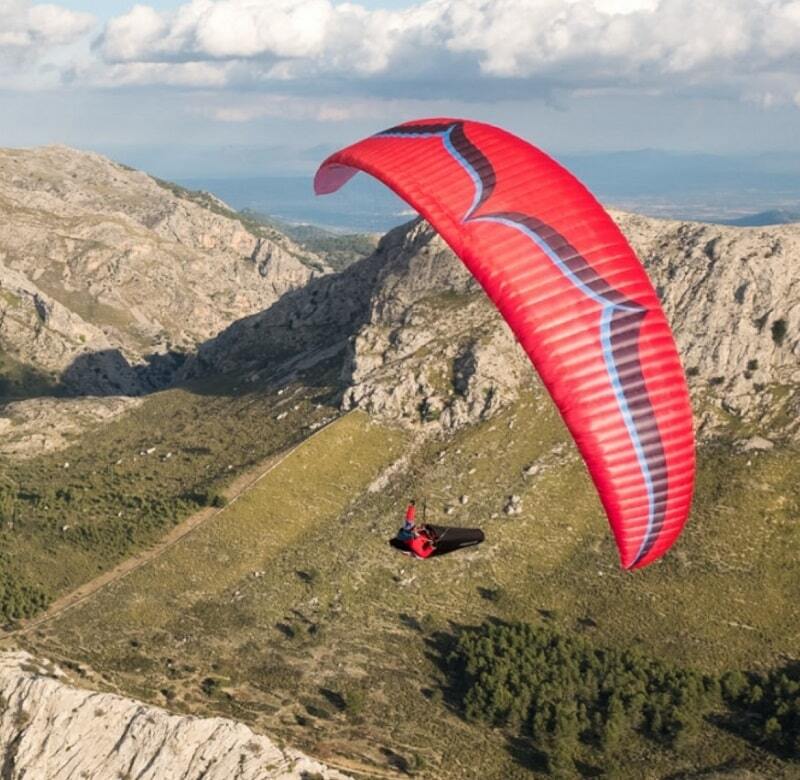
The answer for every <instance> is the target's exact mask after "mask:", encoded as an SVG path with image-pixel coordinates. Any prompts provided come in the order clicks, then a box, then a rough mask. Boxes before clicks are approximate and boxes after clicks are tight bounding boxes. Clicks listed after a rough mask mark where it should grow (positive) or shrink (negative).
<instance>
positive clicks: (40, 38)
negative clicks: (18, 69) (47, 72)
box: [0, 0, 95, 66]
mask: <svg viewBox="0 0 800 780" xmlns="http://www.w3.org/2000/svg"><path fill="white" fill-rule="evenodd" d="M94 23H95V18H94V17H93V16H92V15H91V14H85V13H76V12H75V11H70V10H68V9H66V8H64V7H62V6H58V5H52V4H49V3H47V4H32V3H30V2H24V1H23V0H0V63H3V62H5V63H12V64H16V65H17V66H18V65H19V64H20V63H24V62H26V61H31V60H35V59H37V58H39V57H41V56H43V55H46V54H47V53H49V51H50V50H51V49H52V48H53V47H57V46H65V45H69V44H71V43H74V42H75V41H77V40H78V39H80V38H81V37H82V36H84V35H85V34H86V33H87V32H88V31H89V30H90V29H91V28H92V27H93V26H94Z"/></svg>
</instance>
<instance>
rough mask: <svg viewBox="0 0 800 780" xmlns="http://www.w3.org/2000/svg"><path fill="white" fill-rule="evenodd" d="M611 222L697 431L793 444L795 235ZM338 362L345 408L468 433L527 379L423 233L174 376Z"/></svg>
mask: <svg viewBox="0 0 800 780" xmlns="http://www.w3.org/2000/svg"><path fill="white" fill-rule="evenodd" d="M614 217H615V219H617V221H618V223H619V224H620V227H621V228H622V230H623V232H624V233H625V234H626V235H627V236H628V238H629V239H630V240H631V242H632V244H633V245H634V248H635V249H636V251H637V253H638V255H639V257H640V258H641V259H642V262H643V263H644V265H645V267H646V268H647V270H648V273H649V274H650V276H651V278H652V280H653V283H654V285H655V286H656V288H657V291H658V293H659V295H660V297H661V299H662V301H663V304H664V307H665V310H666V312H667V316H668V318H669V319H670V321H671V322H672V324H673V329H674V332H675V336H676V339H677V342H678V346H679V349H680V352H681V355H682V358H683V361H684V366H685V368H686V371H687V375H688V378H689V383H690V387H691V390H692V395H693V398H694V403H695V411H696V414H697V420H698V426H699V428H700V429H701V431H702V432H711V431H713V430H714V429H715V427H716V426H717V424H718V423H720V422H722V421H730V419H731V417H733V418H739V419H743V420H749V421H751V422H753V423H754V424H757V425H762V426H763V427H764V428H765V430H769V431H772V430H774V429H775V430H777V429H780V431H781V432H786V433H791V434H796V433H797V432H798V430H800V424H799V423H798V419H800V396H799V395H798V387H800V226H796V225H790V226H782V227H776V228H769V229H763V228H761V229H756V228H752V229H742V228H730V227H725V226H719V225H708V224H700V223H685V222H673V221H664V220H656V219H651V218H647V217H640V216H636V215H632V214H623V213H615V214H614ZM332 352H339V353H340V354H341V355H342V357H341V358H340V360H341V382H342V388H343V389H342V407H343V408H344V409H350V408H354V407H360V408H363V409H365V410H366V411H368V412H369V413H370V414H373V415H377V416H379V417H381V418H383V419H388V420H393V421H396V422H401V423H407V424H415V425H416V424H420V423H422V424H429V425H431V424H433V425H435V426H436V427H444V428H451V427H458V426H460V425H463V424H466V423H469V422H474V421H476V420H478V419H481V418H483V417H486V416H488V415H490V414H491V413H492V412H493V411H494V410H496V409H497V408H499V407H500V406H502V405H503V404H504V403H506V402H507V401H509V400H510V399H511V398H512V397H514V396H515V394H516V393H517V391H518V389H519V387H520V386H521V385H523V384H525V383H526V382H531V381H535V380H534V379H533V373H532V371H531V369H530V365H529V363H528V360H527V358H526V356H525V355H524V354H523V353H522V350H521V348H520V347H519V346H518V345H517V343H516V341H515V340H514V338H513V336H512V335H511V333H510V330H509V329H508V327H507V326H506V325H505V323H504V322H503V320H502V319H501V317H500V316H499V314H497V312H496V311H495V310H494V308H493V306H492V305H491V303H490V302H489V301H488V299H487V298H486V297H485V296H484V295H483V293H482V292H481V290H480V288H479V287H478V285H477V283H476V282H475V281H474V279H473V278H472V277H471V276H470V274H469V273H468V272H467V270H466V269H465V268H464V266H463V265H462V264H461V263H460V261H458V259H457V258H455V257H454V255H453V254H452V252H451V251H450V250H449V248H448V247H447V246H446V245H445V243H444V242H443V241H442V239H441V238H439V237H438V236H437V235H436V234H435V232H434V231H433V230H432V229H431V228H430V227H429V226H428V225H427V224H426V223H424V222H421V221H417V222H414V223H411V224H410V225H405V226H401V227H399V228H397V229H395V230H393V231H392V232H390V233H389V234H387V235H386V236H385V237H384V239H383V240H382V241H381V243H380V244H379V246H378V249H377V251H376V253H375V254H374V255H373V256H372V257H371V258H368V259H367V260H365V261H362V262H361V263H357V264H355V265H353V266H351V267H350V268H348V269H346V270H345V271H343V272H342V273H340V274H337V275H336V276H332V277H327V278H323V279H317V280H313V281H312V282H311V283H310V284H308V285H307V286H306V287H304V288H303V289H301V290H298V291H295V292H293V293H290V294H288V295H286V296H285V297H284V298H283V299H282V300H281V301H280V302H279V303H278V304H276V305H275V306H273V307H272V308H270V309H268V310H266V311H264V312H261V313H259V314H256V315H253V316H251V317H248V318H245V319H244V320H242V321H239V322H237V323H234V324H233V325H232V326H230V327H229V328H228V329H226V330H225V331H223V332H222V333H221V334H220V335H219V337H217V338H216V339H212V340H211V341H209V342H208V343H206V344H204V345H203V346H202V347H201V349H200V350H199V352H198V355H197V356H196V357H195V358H193V359H192V360H190V361H189V363H188V364H187V366H186V367H185V368H184V370H183V371H182V376H184V377H189V376H197V375H199V374H202V373H205V372H215V371H222V372H226V371H232V370H246V371H251V372H253V374H254V375H256V374H263V373H265V372H266V373H268V374H269V373H277V374H280V373H281V372H282V371H286V370H287V367H288V366H291V365H292V363H293V362H294V363H295V364H296V363H304V364H306V365H308V364H309V363H312V362H313V361H314V360H315V359H322V358H327V357H329V356H330V354H331V353H332ZM315 356H316V357H315ZM287 361H288V362H287Z"/></svg>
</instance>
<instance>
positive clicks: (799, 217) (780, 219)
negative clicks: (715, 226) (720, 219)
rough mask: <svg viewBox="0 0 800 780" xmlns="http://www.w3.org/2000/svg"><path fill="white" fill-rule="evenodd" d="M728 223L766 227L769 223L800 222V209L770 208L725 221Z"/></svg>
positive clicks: (740, 225)
mask: <svg viewBox="0 0 800 780" xmlns="http://www.w3.org/2000/svg"><path fill="white" fill-rule="evenodd" d="M724 222H725V224H726V225H737V226H739V227H766V226H767V225H786V224H789V223H791V222H800V211H792V210H790V209H769V210H768V211H759V212H758V213H757V214H748V215H747V216H744V217H738V218H736V219H730V220H725V221H724Z"/></svg>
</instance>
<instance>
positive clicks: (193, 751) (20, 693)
mask: <svg viewBox="0 0 800 780" xmlns="http://www.w3.org/2000/svg"><path fill="white" fill-rule="evenodd" d="M0 775H2V777H3V778H4V779H5V780H23V778H26V779H27V778H31V780H33V778H42V780H44V778H47V780H86V778H97V780H100V778H125V777H130V778H133V777H136V778H139V780H190V778H191V780H195V779H196V778H198V777H202V778H205V780H307V779H308V778H312V777H313V778H320V780H323V779H324V780H346V777H347V776H346V775H343V774H342V773H340V772H338V771H336V770H333V769H330V768H328V767H326V766H324V765H323V764H321V763H320V762H318V761H315V760H313V759H312V758H309V757H308V756H306V755H304V754H303V753H300V752H299V751H297V750H292V749H291V748H281V747H278V745H276V744H275V743H274V742H272V741H271V740H270V739H268V738H267V737H265V736H262V735H259V734H255V733H253V731H251V730H250V729H249V728H248V727H247V726H244V725H243V724H241V723H236V722H235V721H232V720H226V719H224V718H196V717H191V716H185V715H171V714H170V713H168V712H166V711H165V710H161V709H158V708H157V707H150V706H147V705H144V704H141V703H140V702H137V701H133V700H131V699H125V698H123V697H121V696H116V695H113V694H109V693H98V692H96V691H92V690H87V689H85V688H79V687H76V686H74V685H71V684H70V683H69V680H68V678H67V677H66V675H65V674H64V673H63V672H62V671H61V670H60V669H58V667H56V666H54V665H52V664H42V663H39V662H37V661H36V660H34V659H33V658H32V657H31V656H30V655H28V654H27V653H24V652H6V653H2V654H0Z"/></svg>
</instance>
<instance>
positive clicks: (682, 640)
mask: <svg viewBox="0 0 800 780" xmlns="http://www.w3.org/2000/svg"><path fill="white" fill-rule="evenodd" d="M402 446H403V437H401V436H400V435H399V434H397V433H395V432H391V431H382V430H381V429H380V428H377V427H376V426H374V425H369V424H368V423H367V421H366V420H365V418H363V417H360V416H353V417H348V418H346V419H345V420H342V421H340V422H339V423H337V424H336V425H335V426H332V427H331V428H329V429H327V430H326V431H325V432H324V434H322V435H321V436H320V437H318V438H317V439H315V440H313V441H312V442H310V443H309V444H308V445H307V447H306V448H304V451H303V455H302V457H300V456H298V457H295V456H292V457H291V458H290V459H288V460H287V462H286V463H285V464H283V465H282V466H281V467H280V468H279V469H276V470H275V471H274V472H272V473H271V474H270V475H269V476H268V477H266V478H265V480H264V481H263V483H261V484H260V485H259V487H258V489H257V490H256V491H255V492H254V493H253V494H252V495H251V496H249V497H248V499H247V501H244V502H239V503H237V504H236V505H234V506H233V507H231V509H230V510H228V511H226V512H224V513H222V514H221V515H220V516H219V517H218V519H217V520H215V521H214V524H213V525H212V526H209V527H208V528H206V529H204V531H203V533H201V534H196V535H192V536H191V537H189V538H187V540H185V541H184V542H182V543H181V544H180V545H179V546H178V547H177V548H175V549H174V551H173V552H171V553H170V554H169V556H168V557H165V558H163V559H162V560H160V561H159V563H158V564H157V565H153V566H149V567H146V568H145V569H143V570H141V571H140V572H138V573H137V574H136V575H133V576H131V577H130V578H128V579H126V580H124V581H122V582H121V583H119V584H118V585H117V586H116V587H114V588H113V589H112V590H109V591H108V592H107V593H104V594H102V595H100V596H99V597H97V598H95V599H93V600H91V601H90V602H88V603H87V604H86V605H84V606H83V607H82V608H80V609H77V610H75V611H73V612H70V613H68V614H67V615H65V616H64V617H63V618H62V619H61V620H59V621H58V622H56V623H54V624H51V625H49V626H47V627H45V628H43V629H42V630H41V631H40V632H39V633H38V634H37V635H36V636H34V637H33V638H32V643H33V645H34V646H35V647H36V648H38V649H40V650H41V651H42V652H44V653H47V654H50V655H53V656H56V657H64V658H67V659H72V660H79V661H81V662H86V663H89V664H90V665H91V666H93V667H94V668H95V669H97V670H100V671H102V672H104V673H105V675H106V680H107V683H108V684H109V685H112V686H114V687H118V688H120V689H121V690H124V691H126V692H129V693H133V694H134V695H137V696H141V697H143V698H146V699H148V700H151V701H154V702H157V703H160V704H164V703H169V704H170V706H172V707H174V708H176V709H179V710H185V711H191V712H205V713H208V712H219V713H224V714H228V715H231V716H233V717H237V718H241V719H244V720H247V721H248V722H250V723H252V724H254V725H255V726H257V727H260V728H264V729H266V730H268V731H269V732H270V733H272V734H277V735H280V736H283V737H285V738H286V740H287V741H288V742H290V743H291V744H295V745H298V746H302V747H305V748H307V749H309V750H311V751H313V752H314V753H316V754H319V755H322V756H325V755H334V756H336V755H339V756H341V755H345V756H347V757H349V758H350V759H351V760H358V761H361V762H362V763H367V764H372V765H375V766H383V767H385V766H387V765H389V766H392V765H394V766H395V767H398V768H404V767H405V768H408V767H413V766H422V767H424V768H423V770H422V771H423V774H427V775H429V776H431V777H453V778H460V777H474V778H492V777H498V778H499V777H514V776H526V775H527V774H528V770H526V769H525V758H524V756H518V757H517V758H515V757H514V750H513V749H509V743H508V741H507V738H506V736H505V735H504V734H503V733H502V732H499V731H496V730H491V729H488V728H486V727H484V726H481V725H472V724H468V723H466V722H464V721H463V720H461V719H460V718H459V717H458V716H457V714H455V713H454V712H453V711H452V710H451V709H450V706H449V705H448V702H447V697H445V698H444V699H443V698H442V696H441V686H442V685H443V684H444V683H445V678H444V675H443V672H442V671H441V651H440V648H439V641H440V639H441V637H442V636H443V635H447V634H449V633H451V632H452V631H453V630H454V629H455V628H457V626H458V625H468V624H475V623H477V622H479V621H481V620H483V619H485V618H486V617H491V616H496V617H500V618H503V619H522V620H527V621H537V620H550V621H554V622H556V623H557V624H559V625H561V626H562V627H564V628H566V629H569V630H576V631H589V632H591V633H592V635H593V636H594V638H595V639H596V641H597V642H598V643H601V644H620V645H625V646H627V645H630V644H631V643H640V644H641V645H642V646H643V647H644V648H645V649H646V650H647V651H648V652H649V653H652V654H654V655H657V656H659V657H662V658H665V659H668V660H671V661H677V662H680V663H686V664H690V665H694V666H696V667H699V668H701V669H702V670H708V671H721V670H725V669H728V668H757V667H764V666H769V665H771V664H774V663H777V662H779V661H780V660H781V659H784V658H785V657H787V656H793V655H796V652H797V646H798V638H800V637H799V635H800V607H798V605H800V578H798V577H797V576H796V569H795V566H796V563H795V562H796V560H797V558H798V554H799V553H800V530H799V529H798V527H797V524H796V517H797V515H798V513H799V512H800V487H798V485H799V484H800V483H799V482H798V479H797V475H798V466H797V452H795V451H792V450H789V449H784V450H776V451H773V452H770V453H760V454H752V453H751V454H747V455H745V454H741V455H740V454H736V453H734V452H733V450H732V449H731V448H730V446H729V445H727V444H725V443H724V442H719V443H718V444H717V445H715V446H712V447H709V448H707V449H706V450H705V451H703V452H702V453H701V457H700V477H699V483H698V492H697V502H696V506H695V511H694V514H693V518H692V521H691V524H690V525H689V527H688V528H687V531H686V533H685V535H684V537H683V538H682V540H681V542H680V543H679V545H678V546H677V548H676V549H675V551H674V552H673V553H672V554H671V555H670V556H669V557H668V558H667V560H666V561H665V562H664V563H661V564H657V565H655V566H653V567H650V568H649V569H647V570H645V571H644V572H640V573H636V574H628V573H625V572H622V571H621V570H620V569H619V567H618V565H617V563H616V556H615V552H614V549H613V543H612V541H611V538H610V535H609V534H608V532H607V528H606V524H605V521H604V519H603V516H602V512H601V508H600V506H599V502H598V501H597V498H596V496H595V494H594V491H593V489H592V487H591V485H590V483H589V480H588V478H587V477H586V474H585V471H584V469H583V466H582V464H581V463H580V461H579V459H578V457H577V455H576V453H575V452H574V450H573V449H572V446H571V444H569V443H568V441H567V436H566V433H565V431H564V429H563V426H562V425H561V423H560V421H559V420H558V419H557V417H556V415H555V413H554V412H553V410H552V408H551V407H550V405H549V402H547V401H545V400H543V399H542V398H541V397H540V396H539V395H538V394H537V393H536V392H535V391H531V392H530V393H529V394H528V395H526V397H525V399H524V400H523V401H521V402H520V403H519V404H518V405H517V406H516V407H515V408H514V409H511V410H509V411H508V412H507V413H506V414H504V415H503V416H502V417H500V418H498V419H496V420H494V421H492V422H490V423H486V424H483V425H481V426H479V427H476V428H474V429H471V430H468V431H464V432H463V433H461V434H460V435H459V436H458V437H457V438H456V439H455V440H454V441H453V442H451V443H449V444H448V445H447V447H446V448H445V447H444V445H443V444H436V443H432V444H429V445H426V446H424V447H422V448H421V449H419V450H417V451H416V452H415V454H414V455H413V457H412V459H411V466H410V468H409V469H408V470H406V471H404V472H399V473H398V474H397V475H396V476H395V477H394V479H393V480H391V481H390V482H389V484H388V486H386V487H385V488H383V489H381V490H378V491H375V492H371V491H365V490H364V487H365V486H366V485H367V484H368V483H369V481H370V480H372V479H373V478H374V476H375V474H376V473H377V472H378V471H379V470H380V468H382V467H384V466H386V465H387V464H388V463H390V462H391V461H392V460H393V459H394V457H395V456H396V454H397V452H398V451H399V450H400V449H401V448H402ZM442 451H444V455H442V454H441V452H442ZM342 455H346V457H342ZM531 462H537V463H539V464H540V467H541V468H540V472H539V474H537V475H536V476H535V477H525V476H524V474H523V469H524V467H525V466H527V465H528V464H530V463H531ZM411 492H415V493H417V494H418V495H425V496H427V497H428V510H429V512H428V514H429V517H428V519H429V520H438V521H440V522H442V521H452V522H457V523H459V524H467V525H470V524H477V523H480V524H481V525H482V526H483V527H484V528H485V530H486V532H487V536H488V541H487V542H486V543H485V544H484V545H483V546H482V547H480V548H478V549H476V550H473V551H468V552H464V553H460V554H457V555H452V556H448V557H445V558H442V559H436V560H433V561H428V562H414V561H410V560H409V559H407V558H404V557H402V556H399V555H396V554H394V553H392V552H391V551H389V550H388V548H387V546H386V539H387V537H388V536H389V535H390V533H391V532H392V531H393V530H394V528H395V526H396V525H397V522H398V514H399V512H400V510H401V508H402V506H403V503H404V500H405V498H406V497H407V496H408V495H409V493H411ZM510 493H518V494H520V495H522V496H523V500H524V507H525V509H524V512H523V514H522V515H520V516H517V517H514V518H508V517H506V516H505V515H504V514H503V513H502V511H501V510H502V506H503V503H504V500H505V497H506V496H507V495H509V494H510ZM462 494H465V495H467V496H468V497H469V500H468V503H466V504H465V505H461V504H460V503H459V502H458V500H457V499H458V497H459V496H460V495H462ZM450 504H452V505H454V506H456V507H457V510H456V512H455V514H454V515H452V517H447V516H446V515H445V514H443V511H444V507H445V506H446V505H450ZM493 515H494V516H493ZM265 525H266V526H267V527H268V528H269V529H270V532H269V533H267V534H265V533H264V526H265ZM256 572H258V574H255V573H256ZM203 680H206V683H205V690H204V688H203ZM209 681H210V682H209ZM706 731H707V733H705V734H704V739H703V744H702V746H701V749H696V750H697V752H693V751H692V750H691V749H687V750H686V751H685V752H684V753H683V754H682V755H681V756H679V757H678V756H675V755H674V754H668V753H665V752H663V751H661V750H660V749H657V748H654V747H653V746H651V745H648V744H645V743H642V744H641V745H638V746H633V751H634V753H637V752H638V755H639V758H640V761H639V762H638V763H636V764H635V765H634V767H633V768H632V769H630V771H629V772H628V775H627V776H630V777H641V776H643V773H644V774H647V775H648V776H658V775H661V774H666V773H668V772H675V771H679V770H681V769H686V770H688V769H690V768H691V767H693V766H694V767H696V766H698V765H702V766H714V765H722V764H724V763H725V762H726V761H733V762H741V763H742V764H743V765H746V766H751V767H755V768H761V769H765V770H766V771H767V772H768V773H769V774H770V776H775V777H779V776H781V775H782V773H784V772H786V773H787V774H786V776H790V773H791V771H792V770H791V769H786V768H782V767H781V765H780V764H778V763H776V761H775V760H774V759H772V758H771V757H769V756H767V755H766V754H763V753H761V752H760V751H757V750H755V749H754V748H752V747H751V746H749V745H748V744H746V743H744V742H743V741H741V740H739V739H737V738H735V737H732V736H730V735H728V734H726V733H724V732H721V731H719V730H717V729H715V728H713V727H711V726H709V727H708V728H707V730H706ZM645 767H646V768H647V769H646V770H645ZM622 776H625V773H624V772H623V775H622Z"/></svg>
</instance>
